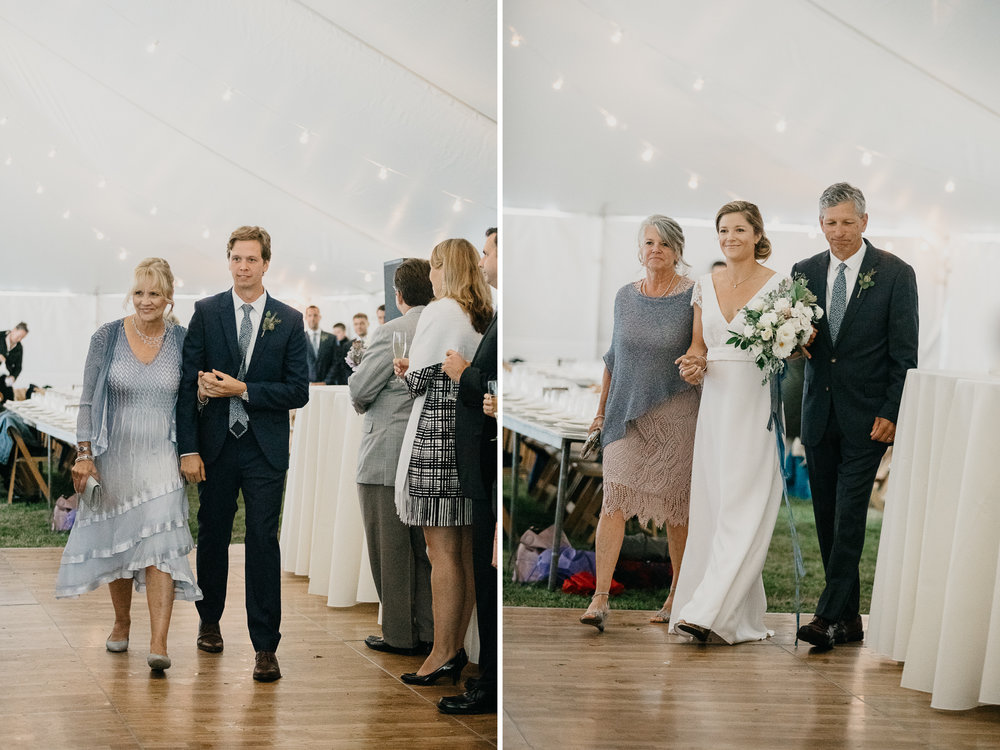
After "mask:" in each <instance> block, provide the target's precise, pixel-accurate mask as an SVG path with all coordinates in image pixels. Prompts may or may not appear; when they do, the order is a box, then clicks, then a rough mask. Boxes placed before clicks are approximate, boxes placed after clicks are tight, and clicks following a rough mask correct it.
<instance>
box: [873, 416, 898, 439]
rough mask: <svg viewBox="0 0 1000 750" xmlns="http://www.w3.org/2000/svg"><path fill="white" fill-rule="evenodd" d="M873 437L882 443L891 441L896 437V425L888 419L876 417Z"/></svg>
mask: <svg viewBox="0 0 1000 750" xmlns="http://www.w3.org/2000/svg"><path fill="white" fill-rule="evenodd" d="M871 437H872V440H877V441H878V442H880V443H891V442H893V441H894V440H895V439H896V425H895V424H894V423H893V422H890V421H889V420H888V419H883V418H882V417H875V425H874V426H873V427H872V435H871Z"/></svg>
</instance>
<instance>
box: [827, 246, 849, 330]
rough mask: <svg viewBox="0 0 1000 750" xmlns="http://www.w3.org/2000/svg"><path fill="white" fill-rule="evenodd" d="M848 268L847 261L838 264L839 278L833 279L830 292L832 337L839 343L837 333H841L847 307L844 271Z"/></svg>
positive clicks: (829, 312)
mask: <svg viewBox="0 0 1000 750" xmlns="http://www.w3.org/2000/svg"><path fill="white" fill-rule="evenodd" d="M846 269H847V264H846V263H841V264H840V265H839V266H837V278H836V279H834V281H833V292H832V293H831V294H830V309H829V311H828V314H829V316H830V338H832V339H833V343H835V344H836V343H837V334H838V333H840V324H841V322H842V321H843V320H844V311H845V310H846V309H847V277H845V276H844V271H845V270H846Z"/></svg>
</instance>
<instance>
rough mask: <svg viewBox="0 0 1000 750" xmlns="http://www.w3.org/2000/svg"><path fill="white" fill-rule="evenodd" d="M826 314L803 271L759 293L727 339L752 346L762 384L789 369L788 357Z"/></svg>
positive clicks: (744, 346)
mask: <svg viewBox="0 0 1000 750" xmlns="http://www.w3.org/2000/svg"><path fill="white" fill-rule="evenodd" d="M821 317H823V308H821V307H820V306H819V305H817V304H816V295H815V294H813V293H812V292H810V291H809V287H807V286H806V280H805V277H804V276H802V275H801V274H799V275H796V276H795V278H793V279H785V280H784V281H782V282H781V283H780V284H779V285H778V288H777V289H775V290H774V291H771V292H768V293H767V294H765V295H764V296H763V297H755V298H754V299H752V300H750V302H749V303H747V306H746V307H744V308H743V309H742V310H740V311H739V312H738V313H737V314H736V317H735V318H733V322H732V323H730V325H729V332H730V333H732V334H733V335H732V338H730V339H729V340H728V341H727V342H726V343H727V344H732V345H733V346H735V347H737V348H738V349H744V350H747V349H748V350H749V351H750V354H752V355H753V358H754V361H755V362H756V363H757V367H758V368H760V371H761V372H762V373H764V378H763V380H761V385H763V384H764V383H767V381H768V380H771V379H772V378H773V377H774V376H775V375H780V374H781V372H782V371H783V370H784V369H785V360H786V359H788V357H789V355H790V354H791V353H792V352H794V351H795V350H796V349H797V348H798V347H800V346H802V345H804V344H806V343H807V342H808V341H809V338H810V337H811V336H812V332H813V323H814V322H815V321H817V320H819V319H820V318H821Z"/></svg>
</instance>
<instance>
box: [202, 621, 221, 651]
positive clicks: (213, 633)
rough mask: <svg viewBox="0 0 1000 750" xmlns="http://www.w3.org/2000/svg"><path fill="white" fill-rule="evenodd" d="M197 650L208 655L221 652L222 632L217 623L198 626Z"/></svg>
mask: <svg viewBox="0 0 1000 750" xmlns="http://www.w3.org/2000/svg"><path fill="white" fill-rule="evenodd" d="M198 648H200V649H201V650H202V651H207V652H208V653H210V654H217V653H219V652H220V651H222V632H221V631H220V630H219V623H217V622H215V623H212V624H208V623H204V622H203V623H201V625H199V626H198Z"/></svg>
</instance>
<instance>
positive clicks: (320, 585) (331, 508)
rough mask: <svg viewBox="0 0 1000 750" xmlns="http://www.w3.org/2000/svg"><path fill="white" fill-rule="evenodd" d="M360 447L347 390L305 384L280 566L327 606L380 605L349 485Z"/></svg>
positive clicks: (357, 420) (354, 487) (294, 435)
mask: <svg viewBox="0 0 1000 750" xmlns="http://www.w3.org/2000/svg"><path fill="white" fill-rule="evenodd" d="M360 443H361V417H360V416H359V415H358V414H357V413H356V412H355V411H354V408H353V407H352V406H351V398H350V395H349V394H348V392H347V386H343V385H330V386H311V387H310V388H309V403H308V404H307V405H306V406H305V407H304V408H302V409H299V411H298V413H297V414H296V416H295V430H294V431H293V433H292V452H291V461H290V466H289V470H288V482H287V485H286V489H285V507H284V512H283V515H282V520H281V536H280V541H281V564H282V568H283V569H284V570H287V571H289V572H292V573H296V574H297V575H304V576H309V593H310V594H318V595H320V596H325V597H327V604H328V605H329V606H331V607H352V606H354V605H355V604H356V603H357V602H377V601H378V593H377V591H376V589H375V582H374V581H373V580H372V574H371V567H370V566H369V564H368V548H367V546H366V545H365V536H364V528H363V526H362V524H361V509H360V506H359V505H358V491H357V484H356V482H355V481H354V477H355V471H356V469H357V464H358V446H359V445H360Z"/></svg>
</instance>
